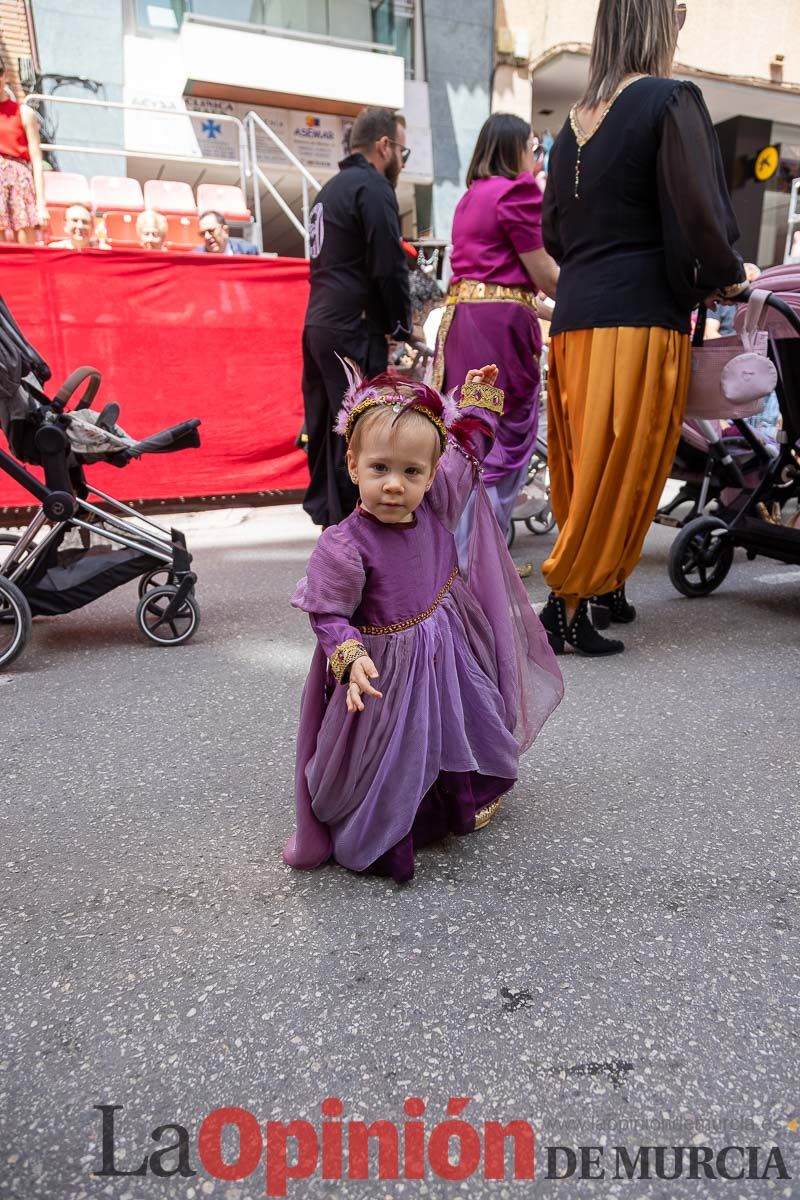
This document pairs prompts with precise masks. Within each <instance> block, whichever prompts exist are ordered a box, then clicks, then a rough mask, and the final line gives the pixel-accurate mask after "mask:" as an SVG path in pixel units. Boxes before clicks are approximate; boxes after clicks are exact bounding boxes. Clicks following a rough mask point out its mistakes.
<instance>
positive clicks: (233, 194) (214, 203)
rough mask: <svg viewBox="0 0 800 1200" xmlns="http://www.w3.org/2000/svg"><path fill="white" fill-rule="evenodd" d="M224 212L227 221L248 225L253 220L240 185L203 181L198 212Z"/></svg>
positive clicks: (198, 201)
mask: <svg viewBox="0 0 800 1200" xmlns="http://www.w3.org/2000/svg"><path fill="white" fill-rule="evenodd" d="M209 211H213V212H218V213H222V215H223V217H224V218H225V220H226V221H229V222H230V221H232V222H234V224H236V225H247V224H249V223H250V221H252V219H253V218H252V215H251V213H250V209H249V208H248V207H247V202H246V200H245V198H244V194H243V193H242V189H241V188H240V187H234V186H232V185H230V184H222V183H201V184H200V186H199V187H198V189H197V213H198V216H199V215H200V214H202V213H204V212H209Z"/></svg>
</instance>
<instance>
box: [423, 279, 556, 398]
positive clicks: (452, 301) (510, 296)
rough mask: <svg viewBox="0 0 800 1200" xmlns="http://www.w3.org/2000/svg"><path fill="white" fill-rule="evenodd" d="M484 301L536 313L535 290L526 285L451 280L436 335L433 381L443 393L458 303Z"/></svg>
mask: <svg viewBox="0 0 800 1200" xmlns="http://www.w3.org/2000/svg"><path fill="white" fill-rule="evenodd" d="M485 301H491V302H494V303H497V301H505V302H506V303H512V304H524V305H525V307H526V308H529V309H531V311H532V312H534V313H535V312H536V293H535V292H532V291H529V290H528V289H527V288H523V287H507V286H506V285H505V284H504V283H484V281H483V280H482V279H459V280H458V282H457V283H451V284H450V290H449V291H448V293H447V302H446V305H445V310H444V313H443V314H442V320H441V324H440V325H439V333H438V334H437V337H436V353H435V355H434V358H433V372H432V375H431V384H432V386H433V387H435V388H436V390H437V391H439V392H440V391H441V390H442V387H443V386H444V347H445V342H446V341H447V335H448V333H449V332H450V326H451V325H452V323H453V317H454V316H455V312H456V305H457V304H480V303H482V302H485ZM476 365H482V364H476Z"/></svg>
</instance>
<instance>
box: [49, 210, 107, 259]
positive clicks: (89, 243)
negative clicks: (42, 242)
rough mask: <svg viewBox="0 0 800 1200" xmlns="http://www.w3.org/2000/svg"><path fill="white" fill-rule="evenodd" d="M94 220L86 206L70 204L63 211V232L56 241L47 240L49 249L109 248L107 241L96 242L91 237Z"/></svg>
mask: <svg viewBox="0 0 800 1200" xmlns="http://www.w3.org/2000/svg"><path fill="white" fill-rule="evenodd" d="M93 232H94V221H93V219H92V214H91V213H90V212H89V210H88V208H84V207H83V205H82V204H71V205H70V207H69V208H68V209H67V210H66V212H65V213H64V233H65V234H66V235H67V236H66V237H64V238H61V239H60V240H59V241H57V242H49V243H48V245H49V246H50V249H51V250H88V249H89V248H92V249H94V250H110V249H111V247H110V246H109V245H108V243H107V242H96V241H95V240H94V238H93V237H92V234H93Z"/></svg>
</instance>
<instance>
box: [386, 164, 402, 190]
mask: <svg viewBox="0 0 800 1200" xmlns="http://www.w3.org/2000/svg"><path fill="white" fill-rule="evenodd" d="M386 178H387V179H388V180H389V183H390V184H391V185H392V187H393V188H394V189H395V191H396V190H397V181H398V179H399V178H400V167H399V164H398V162H397V159H392V161H391V162H390V163H389V165H388V166H387V168H386Z"/></svg>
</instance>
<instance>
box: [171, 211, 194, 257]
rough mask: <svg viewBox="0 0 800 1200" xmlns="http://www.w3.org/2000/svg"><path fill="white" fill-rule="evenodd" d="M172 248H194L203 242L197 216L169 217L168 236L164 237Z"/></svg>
mask: <svg viewBox="0 0 800 1200" xmlns="http://www.w3.org/2000/svg"><path fill="white" fill-rule="evenodd" d="M164 241H165V243H166V245H167V246H168V247H169V249H170V250H193V249H194V247H195V246H199V245H200V244H201V241H202V239H201V237H200V231H199V229H198V228H197V217H196V216H194V215H192V216H191V217H188V216H184V217H179V216H175V215H170V216H168V217H167V236H166V238H165V239H164Z"/></svg>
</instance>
